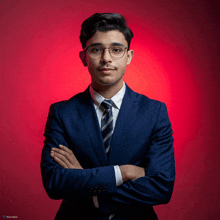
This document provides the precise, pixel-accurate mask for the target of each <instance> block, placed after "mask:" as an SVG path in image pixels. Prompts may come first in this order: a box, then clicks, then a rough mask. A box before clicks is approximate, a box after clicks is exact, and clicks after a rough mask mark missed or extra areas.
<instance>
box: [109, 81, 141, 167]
mask: <svg viewBox="0 0 220 220" xmlns="http://www.w3.org/2000/svg"><path fill="white" fill-rule="evenodd" d="M136 112H137V98H136V93H135V92H133V91H132V90H131V89H130V88H129V87H128V86H127V85H126V92H125V95H124V98H123V101H122V105H121V108H120V111H119V115H118V118H117V122H116V126H115V130H114V134H113V136H112V141H111V147H110V152H109V157H108V164H109V165H115V164H119V161H121V162H122V161H123V159H122V158H123V151H124V149H127V150H128V147H129V146H130V143H129V140H130V138H131V136H132V133H134V132H133V129H134V124H135V120H136ZM122 163H123V162H122Z"/></svg>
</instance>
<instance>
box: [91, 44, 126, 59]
mask: <svg viewBox="0 0 220 220" xmlns="http://www.w3.org/2000/svg"><path fill="white" fill-rule="evenodd" d="M103 51H104V47H102V46H90V47H89V48H88V53H89V55H90V56H91V57H100V56H102V54H103ZM109 53H110V54H111V56H112V57H114V58H120V57H123V55H124V53H125V47H123V46H117V45H116V46H111V47H110V48H109Z"/></svg>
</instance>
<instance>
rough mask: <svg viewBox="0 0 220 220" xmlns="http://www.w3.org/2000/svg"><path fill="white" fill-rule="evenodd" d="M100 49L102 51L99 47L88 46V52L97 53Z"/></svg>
mask: <svg viewBox="0 0 220 220" xmlns="http://www.w3.org/2000/svg"><path fill="white" fill-rule="evenodd" d="M100 51H102V48H101V47H90V48H89V52H90V53H99V52H100Z"/></svg>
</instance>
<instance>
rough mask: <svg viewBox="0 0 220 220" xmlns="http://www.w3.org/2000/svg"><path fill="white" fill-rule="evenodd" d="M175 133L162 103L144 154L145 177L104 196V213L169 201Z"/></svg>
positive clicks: (102, 207)
mask: <svg viewBox="0 0 220 220" xmlns="http://www.w3.org/2000/svg"><path fill="white" fill-rule="evenodd" d="M172 133H173V132H172V128H171V123H170V120H169V118H168V114H167V109H166V106H165V104H164V103H161V106H160V110H159V113H158V116H157V120H156V123H155V126H154V129H153V132H152V135H151V141H150V144H149V151H148V153H147V155H146V156H145V162H147V163H148V166H147V168H146V176H145V177H141V178H139V179H137V180H135V181H127V182H125V183H123V184H122V185H121V186H119V187H118V188H117V190H116V191H115V192H114V194H113V196H112V197H111V198H110V199H108V200H107V199H105V198H103V197H101V198H100V208H101V210H102V211H103V212H110V213H111V212H113V213H114V212H117V211H120V209H122V208H125V210H126V209H128V208H129V209H134V208H137V207H138V208H143V207H146V206H149V205H150V206H152V205H159V204H166V203H168V202H169V200H170V198H171V195H172V191H173V185H174V179H175V162H174V148H173V137H172ZM136 165H139V164H136Z"/></svg>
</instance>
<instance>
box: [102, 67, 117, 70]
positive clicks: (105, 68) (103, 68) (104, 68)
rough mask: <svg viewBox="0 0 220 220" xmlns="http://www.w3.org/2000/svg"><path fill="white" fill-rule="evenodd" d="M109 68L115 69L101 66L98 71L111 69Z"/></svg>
mask: <svg viewBox="0 0 220 220" xmlns="http://www.w3.org/2000/svg"><path fill="white" fill-rule="evenodd" d="M111 70H115V68H109V67H102V68H100V69H99V71H111Z"/></svg>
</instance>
